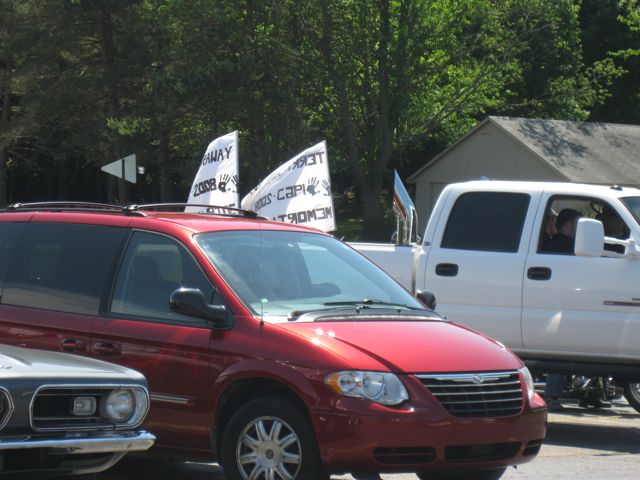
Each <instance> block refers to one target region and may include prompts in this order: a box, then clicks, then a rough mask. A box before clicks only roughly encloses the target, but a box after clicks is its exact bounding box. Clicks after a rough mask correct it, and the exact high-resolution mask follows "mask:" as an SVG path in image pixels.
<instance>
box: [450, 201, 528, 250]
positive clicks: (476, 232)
mask: <svg viewBox="0 0 640 480" xmlns="http://www.w3.org/2000/svg"><path fill="white" fill-rule="evenodd" d="M529 201H530V197H529V195H527V194H524V193H510V192H470V193H464V194H462V195H460V197H459V198H458V199H457V200H456V203H455V204H454V206H453V208H452V209H451V214H450V215H449V220H448V221H447V226H446V229H445V231H444V235H443V237H442V244H441V245H440V246H441V247H442V248H452V249H459V250H479V251H484V252H509V253H515V252H517V251H518V247H519V245H520V237H521V236H522V228H523V226H524V220H525V218H526V216H527V210H528V208H529Z"/></svg>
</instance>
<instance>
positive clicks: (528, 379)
mask: <svg viewBox="0 0 640 480" xmlns="http://www.w3.org/2000/svg"><path fill="white" fill-rule="evenodd" d="M520 373H521V374H522V379H523V380H524V386H525V388H526V389H527V392H526V393H527V398H528V399H529V401H531V400H533V397H534V395H535V394H536V387H535V385H534V383H533V377H532V376H531V372H530V371H529V369H528V368H527V367H522V368H521V369H520Z"/></svg>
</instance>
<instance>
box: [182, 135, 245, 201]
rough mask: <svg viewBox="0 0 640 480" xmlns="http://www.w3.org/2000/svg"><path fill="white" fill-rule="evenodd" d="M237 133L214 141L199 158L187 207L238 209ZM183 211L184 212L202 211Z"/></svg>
mask: <svg viewBox="0 0 640 480" xmlns="http://www.w3.org/2000/svg"><path fill="white" fill-rule="evenodd" d="M238 180H239V177H238V132H231V133H228V134H226V135H223V136H222V137H218V138H216V139H215V140H214V141H213V142H211V143H210V144H209V146H208V147H207V151H206V152H205V154H204V156H203V157H202V161H201V162H200V168H199V169H198V173H197V174H196V178H195V180H194V181H193V186H192V187H191V193H190V194H189V200H188V201H187V203H191V204H201V205H217V206H220V207H235V208H238V206H239V203H240V196H239V193H238ZM204 210H205V209H204V208H200V207H187V208H186V209H185V211H188V212H199V211H204Z"/></svg>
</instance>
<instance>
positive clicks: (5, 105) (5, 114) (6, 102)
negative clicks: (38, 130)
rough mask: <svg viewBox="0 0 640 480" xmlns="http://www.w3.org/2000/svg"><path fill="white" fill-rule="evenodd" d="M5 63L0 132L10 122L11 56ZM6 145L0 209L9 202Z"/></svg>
mask: <svg viewBox="0 0 640 480" xmlns="http://www.w3.org/2000/svg"><path fill="white" fill-rule="evenodd" d="M5 62H6V70H7V75H6V79H7V81H6V83H5V85H2V90H1V91H2V92H4V95H2V115H0V131H1V132H6V131H7V130H9V122H10V121H11V71H12V70H13V59H12V57H11V54H9V55H7V58H6V59H5ZM8 157H9V155H8V151H7V145H6V144H5V143H4V142H2V143H0V207H5V206H6V205H7V202H8V201H9V196H8V194H7V186H8V185H7V161H8V160H9V158H8Z"/></svg>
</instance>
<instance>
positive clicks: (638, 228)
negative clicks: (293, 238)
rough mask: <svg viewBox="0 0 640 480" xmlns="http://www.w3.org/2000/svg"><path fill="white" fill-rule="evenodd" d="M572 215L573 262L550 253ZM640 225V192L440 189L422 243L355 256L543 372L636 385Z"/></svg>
mask: <svg viewBox="0 0 640 480" xmlns="http://www.w3.org/2000/svg"><path fill="white" fill-rule="evenodd" d="M565 208H571V209H574V210H577V211H578V212H580V213H581V214H582V218H580V220H579V221H578V224H577V230H576V234H575V251H574V252H565V253H561V252H553V251H550V250H549V245H548V244H549V230H548V226H549V224H552V223H553V217H554V216H555V215H556V214H557V213H558V212H560V211H561V210H563V209H565ZM639 222H640V189H637V188H630V187H619V186H611V187H606V186H594V185H580V184H570V183H550V182H544V183H543V182H515V181H472V182H465V183H457V184H452V185H449V186H447V187H446V188H445V189H444V191H443V192H442V194H441V195H440V197H439V199H438V201H437V202H436V205H435V207H434V210H433V212H432V214H431V217H430V219H429V222H428V225H427V227H426V230H425V232H424V235H423V237H422V241H421V243H420V244H408V245H380V244H367V243H351V246H353V247H354V248H355V249H357V250H358V251H360V252H361V253H362V254H364V255H365V256H367V257H368V258H369V259H371V260H372V261H373V262H375V263H376V264H378V265H379V266H380V267H381V268H383V269H384V270H386V271H387V272H388V273H389V274H391V275H392V276H394V277H395V278H396V279H397V280H398V281H399V282H400V283H401V284H403V285H404V286H405V287H406V288H407V289H409V290H411V291H413V292H417V291H419V290H429V291H431V292H433V293H434V294H435V296H436V299H437V306H438V311H439V312H440V313H442V314H444V315H445V316H446V317H447V318H448V319H450V320H451V321H453V322H456V323H459V324H463V325H467V326H469V327H471V328H473V329H475V330H479V331H481V332H484V333H486V334H487V335H489V336H491V337H494V338H496V339H498V340H500V341H502V342H503V343H504V344H506V345H507V346H509V347H510V348H511V349H512V350H513V351H514V352H516V353H517V354H518V355H519V356H520V357H522V358H523V359H524V360H525V361H526V362H527V363H528V364H529V365H530V366H531V367H533V368H534V369H536V370H538V371H540V372H568V373H583V374H588V375H607V376H612V377H614V378H616V379H617V380H620V381H622V382H623V383H624V382H631V381H633V382H639V381H640V248H638V243H637V242H639V241H640V224H639ZM631 393H634V394H636V395H637V400H638V406H640V392H638V389H637V385H636V387H635V391H633V392H631Z"/></svg>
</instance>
